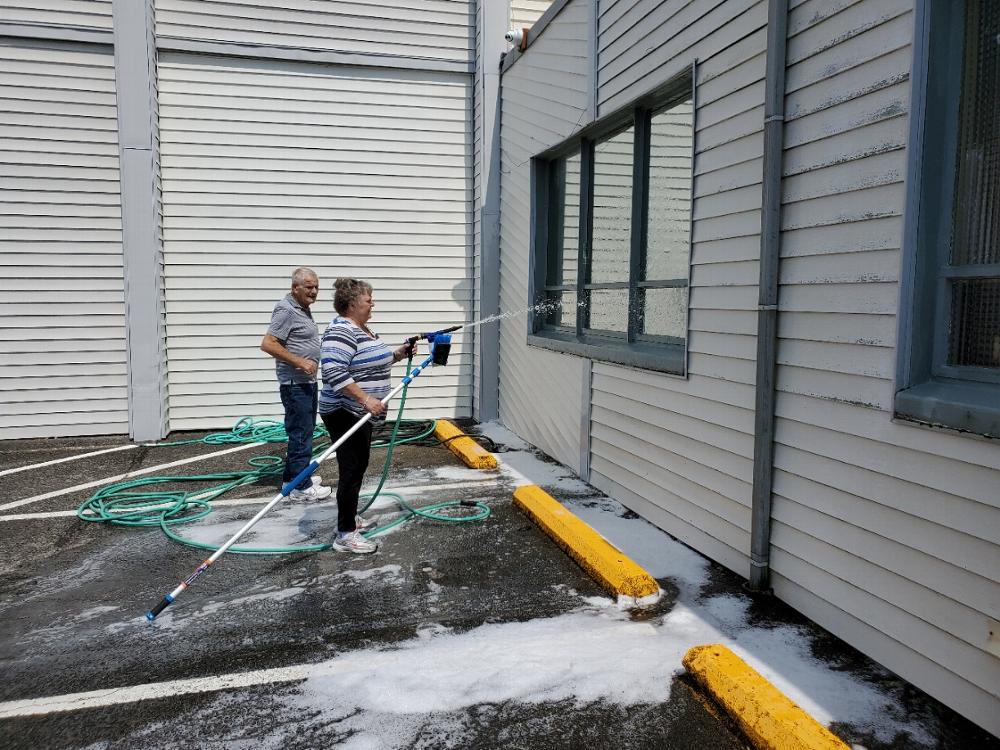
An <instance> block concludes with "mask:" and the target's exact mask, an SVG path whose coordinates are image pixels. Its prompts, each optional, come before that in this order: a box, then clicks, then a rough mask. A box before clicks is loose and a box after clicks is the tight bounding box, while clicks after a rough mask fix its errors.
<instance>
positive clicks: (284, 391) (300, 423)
mask: <svg viewBox="0 0 1000 750" xmlns="http://www.w3.org/2000/svg"><path fill="white" fill-rule="evenodd" d="M318 396H319V391H318V390H317V388H316V384H315V383H291V384H288V385H285V384H283V385H282V386H281V405H282V406H284V407H285V432H286V433H287V434H288V458H287V459H286V461H285V471H284V473H283V474H282V475H281V481H282V482H287V481H288V480H289V479H293V478H294V477H295V476H296V475H297V474H298V473H299V472H300V471H302V470H303V469H304V468H306V466H308V465H309V462H310V461H312V447H313V430H314V429H315V427H316V407H317V399H318ZM310 484H312V479H311V478H310V479H306V480H305V481H303V482H300V483H299V486H298V487H297V488H296V489H304V488H305V487H308V486H309V485H310Z"/></svg>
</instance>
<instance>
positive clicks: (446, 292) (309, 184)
mask: <svg viewBox="0 0 1000 750" xmlns="http://www.w3.org/2000/svg"><path fill="white" fill-rule="evenodd" d="M159 80H160V132H161V138H162V146H161V148H162V153H163V156H162V178H163V204H164V258H165V263H166V305H167V337H168V338H167V351H168V359H169V371H170V381H169V382H170V388H169V408H170V425H171V428H172V429H178V428H196V427H214V426H220V425H222V424H231V423H232V422H233V421H235V419H237V418H239V417H240V416H244V415H250V414H253V415H258V416H275V415H277V414H280V413H281V407H280V404H278V403H277V397H276V393H277V391H276V388H275V382H274V363H273V360H272V359H271V358H270V357H267V356H264V355H262V354H261V353H260V352H259V351H258V345H259V343H260V339H261V336H263V333H264V331H265V329H266V328H267V322H268V320H269V318H270V311H271V307H272V306H273V305H274V303H275V302H276V301H277V300H278V299H279V298H280V297H281V296H282V295H283V294H285V293H286V292H287V290H288V288H289V286H290V277H291V272H292V270H293V269H294V268H295V267H296V266H298V265H306V266H309V267H312V268H314V269H315V270H316V272H317V273H318V274H319V277H320V280H321V286H322V291H321V297H320V300H319V301H318V302H317V303H316V304H315V305H314V306H313V314H314V317H315V318H316V321H317V323H318V324H319V325H320V326H321V327H325V325H326V324H327V323H328V322H329V320H330V318H331V317H332V316H333V314H334V311H333V300H332V297H333V295H332V291H331V287H332V282H333V280H334V278H336V277H337V276H343V275H347V276H358V277H361V278H365V279H367V280H368V281H370V282H371V283H372V285H373V286H374V287H375V294H374V295H373V296H374V298H375V300H376V308H375V313H374V316H373V319H372V325H373V327H374V329H375V330H376V331H378V332H379V333H380V335H382V336H383V337H385V338H386V339H387V340H388V341H389V342H398V341H402V339H404V338H405V337H406V336H407V335H410V334H412V333H415V332H419V331H422V330H433V329H434V328H441V327H445V326H447V325H451V324H454V323H456V322H457V323H462V322H466V321H467V320H469V318H470V315H471V308H472V280H471V268H470V250H471V233H472V227H471V212H470V205H471V190H470V188H471V180H470V176H471V174H470V172H471V166H472V165H471V158H472V144H471V133H470V131H469V111H468V103H469V101H470V98H471V91H470V88H471V80H470V77H469V76H468V75H467V74H462V73H440V72H429V71H412V70H410V71H408V70H402V69H392V68H362V67H356V66H328V65H309V64H305V63H298V62H295V63H287V62H286V63H276V62H274V61H272V60H238V59H235V58H205V57H203V56H197V57H196V56H192V55H185V54H165V53H161V55H160V66H159ZM399 367H403V364H401V365H399ZM471 370H472V362H471V354H470V351H469V348H468V347H467V346H466V345H465V342H464V341H462V340H461V339H459V340H458V341H457V342H456V346H455V349H454V350H453V356H452V359H451V363H450V365H449V367H448V368H445V369H441V370H439V371H435V372H434V373H433V375H431V376H429V377H428V378H427V380H426V381H421V383H420V384H419V387H415V388H414V389H413V391H412V394H411V396H410V398H409V399H408V401H407V404H408V407H409V411H408V412H407V413H408V414H409V415H410V416H417V415H423V416H444V415H458V416H468V415H469V414H470V408H471V395H472V394H471V375H472V373H471ZM220 373H224V377H220ZM400 374H401V373H400Z"/></svg>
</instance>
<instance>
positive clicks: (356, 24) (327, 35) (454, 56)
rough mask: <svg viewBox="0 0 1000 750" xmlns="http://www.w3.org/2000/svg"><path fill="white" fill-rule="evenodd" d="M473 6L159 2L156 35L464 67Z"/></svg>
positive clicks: (469, 1) (433, 1)
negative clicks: (418, 59) (413, 59)
mask: <svg viewBox="0 0 1000 750" xmlns="http://www.w3.org/2000/svg"><path fill="white" fill-rule="evenodd" d="M473 2H474V0H392V1H391V2H382V1H380V0H326V1H325V2H316V1H315V0H286V1H285V2H281V3H275V4H273V5H272V4H270V3H266V2H260V1H259V0H218V2H210V1H209V0H157V2H156V34H157V36H158V37H162V38H166V37H181V38H187V39H200V40H203V41H211V42H234V43H238V44H250V45H264V46H269V47H287V48H295V49H313V50H326V51H347V52H363V53H370V54H375V55H383V56H401V57H422V58H434V59H439V60H440V59H445V60H454V61H461V62H467V61H469V60H471V59H472V56H473V33H474V32H473V24H474V18H473V13H474V5H473Z"/></svg>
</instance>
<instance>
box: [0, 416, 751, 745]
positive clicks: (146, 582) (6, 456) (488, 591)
mask: <svg viewBox="0 0 1000 750" xmlns="http://www.w3.org/2000/svg"><path fill="white" fill-rule="evenodd" d="M172 437H190V435H182V436H172ZM126 445H128V443H127V441H125V440H124V439H118V438H88V439H64V440H25V441H16V442H14V441H10V442H7V443H2V444H0V471H9V470H11V469H15V468H18V467H28V466H34V465H37V464H40V463H43V462H47V461H52V460H58V459H61V458H66V457H70V456H78V455H81V454H84V453H89V452H94V451H99V450H107V449H112V448H122V447H124V446H126ZM223 450H227V447H225V446H222V447H219V446H207V445H204V444H193V445H185V446H174V447H157V448H142V447H139V448H128V449H122V450H118V451H114V452H108V453H103V454H101V455H96V456H92V457H89V458H82V459H77V460H73V461H69V462H64V463H59V464H54V465H51V466H41V467H37V468H30V469H27V470H24V471H18V472H15V473H8V474H7V475H6V476H3V477H0V478H2V479H3V482H4V485H3V486H4V491H3V494H2V496H0V569H2V571H3V577H2V579H0V672H2V674H3V676H4V679H3V680H0V747H4V748H41V747H44V748H52V749H55V748H134V747H143V748H160V747H163V748H166V747H170V748H202V747H227V748H229V747H281V748H317V747H330V746H343V747H418V748H437V747H442V748H444V747H462V748H498V747H504V748H520V747H523V748H528V747H530V748H581V747H609V748H610V747H614V748H663V747H671V748H692V749H693V748H712V749H713V750H716V749H722V750H725V749H726V748H744V747H746V745H745V743H744V741H743V739H742V738H741V737H740V736H739V735H738V734H736V733H735V732H734V730H733V727H732V725H731V723H730V722H729V721H728V719H726V718H725V717H722V716H720V715H719V713H718V712H717V711H716V709H715V708H713V706H712V705H711V704H710V703H709V702H708V701H706V700H705V699H704V698H703V697H701V696H700V695H699V693H698V691H697V690H695V689H693V688H692V687H691V686H690V684H689V683H688V682H687V681H686V680H685V679H684V678H683V677H675V678H673V684H672V685H671V686H670V690H669V699H666V700H662V699H660V698H659V697H657V698H656V699H651V700H650V701H649V702H641V701H640V702H634V701H633V702H628V703H626V704H622V703H621V702H614V701H608V700H604V699H597V700H589V701H588V700H580V699H574V698H567V697H566V696H554V697H553V699H552V700H545V697H544V695H543V696H541V697H540V698H537V699H534V700H531V701H522V700H515V699H509V698H504V695H505V692H504V689H503V686H504V685H505V684H506V683H507V682H509V681H513V680H523V679H525V678H526V677H530V675H526V674H520V673H519V671H520V670H522V669H524V670H530V669H531V666H530V665H519V664H518V663H517V660H516V653H515V654H505V658H504V660H503V661H502V664H500V665H499V666H497V667H496V668H493V669H491V668H490V665H489V664H488V663H485V662H487V661H488V659H482V660H480V659H479V658H477V657H476V655H475V652H473V655H472V656H471V657H470V658H469V660H468V663H467V667H459V668H455V667H454V666H453V665H452V663H451V662H450V661H448V664H449V666H448V667H447V668H448V669H456V671H455V674H454V679H453V680H451V682H449V678H448V676H447V675H444V676H442V675H441V674H435V680H438V681H439V682H437V683H436V684H438V685H439V686H440V687H439V688H438V689H437V692H438V693H439V695H440V702H439V703H438V704H435V701H434V697H433V696H430V697H429V698H428V697H427V696H423V697H422V698H421V700H422V701H423V702H422V703H420V704H419V705H413V706H409V707H405V708H402V709H401V708H400V706H401V705H404V704H406V702H407V701H408V700H412V699H413V696H414V695H415V694H416V693H418V692H419V690H417V689H416V688H415V687H412V686H416V687H419V685H420V680H421V675H420V674H419V672H420V671H421V670H427V671H434V670H435V662H434V661H430V662H422V661H419V662H414V664H413V667H412V668H411V669H409V670H408V671H398V670H400V669H401V667H400V664H401V662H400V659H401V658H402V657H404V656H406V655H407V654H410V653H411V652H412V645H413V644H414V643H420V642H422V641H427V640H429V639H434V638H437V637H438V636H439V635H440V634H442V633H445V634H448V635H450V636H455V635H458V634H463V633H472V632H480V630H481V629H483V628H488V627H491V626H495V627H497V628H500V627H503V626H505V625H508V624H513V623H530V622H536V621H537V622H547V621H550V620H552V619H553V618H558V617H560V616H565V615H567V614H568V613H573V612H577V611H581V610H587V609H588V608H590V609H593V608H594V607H595V605H594V602H595V601H596V600H599V599H600V598H601V597H604V592H602V591H601V590H600V589H599V588H598V586H597V585H596V584H595V583H594V582H593V581H592V580H591V579H590V578H588V577H587V576H586V575H585V574H584V573H583V571H582V570H581V569H580V568H578V567H577V566H576V565H575V564H574V563H573V562H572V561H571V560H570V559H569V558H568V557H567V556H566V555H565V554H564V553H563V552H562V551H561V550H560V549H559V548H557V547H556V546H555V545H554V544H553V543H552V542H551V541H550V540H549V539H548V538H547V537H545V536H544V535H543V534H542V533H541V532H540V531H539V530H538V529H537V528H536V527H535V526H534V525H533V524H532V523H531V522H530V521H529V520H528V519H527V518H525V517H524V516H523V515H522V514H521V513H520V511H518V510H517V509H516V508H515V507H514V506H513V504H512V502H511V493H512V490H513V485H512V483H511V479H510V477H509V476H506V475H504V474H503V473H501V472H477V471H474V470H471V469H466V468H465V467H463V466H461V465H460V464H458V462H457V459H456V458H455V457H454V456H453V455H452V454H451V453H450V452H449V451H447V450H446V449H444V448H442V447H440V446H437V447H428V446H402V447H400V448H398V449H397V450H396V452H395V457H394V463H393V466H392V468H391V471H390V474H389V477H388V481H387V489H392V490H398V489H402V490H403V491H404V494H405V496H406V497H407V499H408V501H409V502H411V503H413V504H414V505H422V504H423V505H426V504H429V503H432V502H438V501H441V500H444V499H456V500H462V499H464V500H469V501H477V502H480V503H483V504H485V505H486V506H488V507H489V508H490V510H491V515H490V517H489V518H488V519H487V520H485V521H480V522H474V523H457V524H448V523H442V522H435V521H429V520H426V519H421V520H415V521H411V522H408V523H406V524H404V525H402V526H400V527H399V528H397V529H394V530H393V531H392V532H391V533H389V534H386V535H385V536H384V537H383V540H382V546H381V549H380V551H379V552H378V553H377V554H375V555H370V556H356V555H350V554H348V553H340V552H334V551H325V552H316V553H308V554H303V553H297V554H283V555H273V556H252V555H233V554H231V555H226V556H224V557H223V558H222V559H221V560H220V561H219V562H218V563H217V564H216V565H214V566H213V567H211V568H210V569H209V570H208V571H206V572H205V574H204V575H202V576H201V577H200V578H199V579H198V580H197V581H196V582H195V583H194V584H193V585H192V586H191V587H190V588H189V589H188V590H187V591H185V592H184V593H183V595H182V596H181V597H179V598H178V599H177V601H176V602H175V603H174V604H173V605H172V606H171V607H169V608H168V609H167V610H166V611H165V612H164V613H163V614H161V615H160V617H159V618H157V619H156V621H155V622H152V623H150V622H147V620H146V619H145V617H144V614H145V612H146V611H147V610H148V609H149V608H150V607H151V606H152V605H154V604H155V603H156V602H158V601H159V600H160V599H161V598H162V596H163V595H164V594H165V593H167V592H168V591H170V590H171V589H173V588H174V586H175V585H177V583H178V582H179V581H181V580H183V579H184V578H185V577H186V576H188V575H189V574H190V573H191V572H192V571H193V570H194V568H195V567H196V566H197V565H198V563H199V562H200V561H201V560H202V559H203V558H204V556H205V555H206V553H205V552H202V551H200V550H197V549H193V548H191V547H187V546H184V545H182V544H179V543H177V542H175V541H171V540H170V539H168V538H167V537H166V536H165V535H164V534H163V533H162V531H161V530H160V529H159V528H134V527H124V526H117V525H108V524H97V523H86V522H83V521H81V520H79V519H77V518H76V517H75V515H73V513H72V511H73V510H74V509H75V508H76V507H77V506H78V505H79V504H80V503H81V502H83V501H84V500H86V498H87V497H89V495H90V494H91V493H92V492H93V491H94V489H95V488H93V487H81V485H88V484H93V483H97V484H98V485H100V484H101V483H102V480H109V479H111V478H114V477H118V476H119V475H121V474H124V473H126V472H137V471H142V470H143V469H146V468H149V467H156V466H162V465H164V464H170V463H173V462H176V461H179V460H184V459H187V458H191V457H196V456H209V454H215V455H212V456H211V457H209V458H206V459H204V460H200V461H197V462H194V463H190V464H184V465H181V466H175V467H169V468H163V469H161V470H158V471H156V472H155V473H156V474H162V473H170V474H176V473H209V472H223V471H235V470H242V469H245V468H246V460H247V458H249V457H250V456H253V455H261V454H264V453H273V454H279V455H280V453H281V449H280V447H278V446H274V445H271V446H264V447H258V448H253V449H248V450H241V451H236V452H229V453H220V452H221V451H223ZM383 456H384V452H378V451H377V452H375V453H374V455H373V461H372V464H373V465H372V468H371V469H370V470H369V478H370V479H376V478H377V476H378V473H379V470H380V468H381V464H380V461H381V459H382V458H383ZM331 463H332V462H331ZM322 474H323V475H324V476H325V477H326V481H328V482H330V483H335V481H336V471H335V469H334V468H333V467H327V466H324V467H323V471H322ZM65 490H70V491H68V492H66V491H65ZM276 490H277V481H276V480H274V479H266V480H262V481H261V482H259V483H257V484H255V485H249V486H245V487H240V488H237V489H236V490H234V491H232V492H231V493H229V494H227V495H226V496H225V500H226V503H225V504H223V503H220V504H219V505H218V506H217V508H216V510H215V512H214V513H213V514H212V516H211V517H209V518H207V519H203V520H202V521H199V522H197V523H196V524H191V527H190V529H185V528H184V527H176V528H177V530H178V532H179V533H181V534H185V535H190V536H191V537H192V538H196V537H197V538H204V539H213V538H215V539H217V540H218V541H221V539H222V538H224V535H223V534H224V532H225V530H226V529H231V528H234V527H235V526H238V525H239V523H240V522H242V521H244V520H245V519H247V518H249V517H251V516H252V514H253V513H255V512H256V511H257V510H259V508H260V507H261V506H262V504H263V502H265V501H266V500H267V499H270V497H272V496H273V495H274V494H275V492H276ZM384 502H385V503H386V505H385V506H383V504H382V503H383V501H380V503H379V507H378V508H377V509H375V511H374V512H373V515H374V516H376V517H379V518H380V519H381V520H382V521H383V523H386V522H389V521H390V520H392V519H393V518H394V517H396V515H395V514H396V509H395V507H394V506H392V505H391V504H389V502H388V500H384ZM464 512H468V509H463V508H457V509H455V510H454V513H456V514H458V515H461V514H462V513H464ZM335 524H336V506H335V503H334V502H333V499H332V498H331V499H330V500H328V501H320V502H316V503H308V504H298V505H296V504H292V503H282V504H281V505H280V506H279V507H278V508H276V509H275V510H274V511H273V517H272V516H269V517H268V518H266V519H265V521H263V522H262V523H261V526H260V527H259V531H257V533H256V534H254V535H252V538H250V539H249V540H248V541H247V544H250V545H255V544H261V545H267V544H268V543H270V540H271V539H279V538H280V539H282V540H284V541H285V542H287V541H288V539H289V538H291V537H298V538H297V539H296V540H295V541H296V542H298V541H301V542H310V543H317V542H325V541H329V539H330V537H331V535H332V533H333V531H334V528H335ZM213 529H214V530H213ZM213 534H214V537H213ZM665 587H666V588H667V589H668V595H667V597H666V598H665V599H664V600H663V601H662V602H661V604H660V605H659V609H658V610H656V611H654V612H651V613H650V612H647V613H644V614H642V615H640V616H642V617H656V616H662V615H663V614H664V613H666V612H668V611H669V609H670V606H671V598H670V595H669V589H670V587H669V585H667V584H665ZM620 616H621V617H623V618H625V620H627V619H628V617H629V616H630V615H628V613H625V614H622V615H620ZM489 632H493V631H489ZM497 632H499V631H497ZM447 642H448V641H447V640H446V639H441V640H440V643H441V644H447ZM508 658H509V659H511V661H507V659H508ZM440 661H441V663H442V664H443V663H444V662H445V661H447V659H446V657H440ZM628 668H629V666H628V664H622V669H623V670H625V671H627V670H628ZM441 669H445V667H444V666H442V667H441ZM393 670H397V671H395V672H394V671H393ZM324 675H326V676H328V677H330V679H336V680H340V681H341V682H342V684H343V685H347V686H348V687H347V688H344V689H345V690H347V692H348V693H350V691H352V690H353V691H355V692H357V693H361V692H364V691H369V692H371V691H375V692H377V693H378V694H377V695H369V696H368V697H367V698H366V699H365V700H360V699H359V700H358V701H355V702H354V703H351V702H350V701H348V702H346V703H345V702H344V701H343V700H342V699H337V700H335V699H334V698H332V697H330V695H325V694H324V692H323V690H324V688H323V685H324V684H325V683H323V682H322V680H321V679H318V677H317V676H319V677H322V676H324ZM386 675H397V676H396V677H393V678H388V677H386ZM469 675H481V676H476V677H475V678H474V679H471V681H470V678H469ZM410 680H412V681H413V682H412V683H410V682H409V681H410ZM452 683H454V684H455V685H458V686H460V689H461V690H463V691H465V692H473V693H475V694H477V695H478V694H479V691H481V694H482V696H483V699H482V700H475V699H469V700H464V701H460V700H456V699H455V697H454V696H451V693H450V691H449V689H448V688H449V685H451V684H452ZM406 685H412V686H411V687H410V688H405V689H404V687H405V686H406ZM317 686H319V687H317ZM338 689H339V688H338ZM338 695H339V694H338ZM338 701H339V702H338Z"/></svg>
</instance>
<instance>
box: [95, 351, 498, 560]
mask: <svg viewBox="0 0 1000 750" xmlns="http://www.w3.org/2000/svg"><path fill="white" fill-rule="evenodd" d="M407 374H409V364H408V365H407ZM406 391H407V389H406V388H403V390H402V391H401V394H400V402H399V411H398V412H397V415H396V420H395V421H394V422H392V423H383V424H382V425H380V426H379V428H377V429H376V431H375V433H374V439H373V440H372V448H387V449H388V451H387V453H386V457H385V463H384V465H383V467H382V476H381V478H380V480H379V483H378V487H377V488H376V489H375V491H374V492H366V493H364V494H362V495H361V498H363V499H365V498H366V499H367V502H365V503H364V504H363V505H361V506H359V508H358V512H359V513H363V512H364V511H365V510H367V509H368V508H369V507H371V505H372V503H373V502H375V498H377V497H379V496H380V495H385V496H386V497H392V498H394V499H395V500H396V502H397V503H398V504H399V506H400V508H402V510H403V515H402V516H400V517H399V518H397V519H395V520H393V521H391V522H390V523H388V524H386V525H384V526H379V527H378V528H376V529H374V530H372V531H369V532H366V533H365V536H366V537H369V538H371V537H375V536H378V535H380V534H384V533H386V532H387V531H389V530H390V529H393V528H395V527H396V526H399V525H400V524H402V523H405V522H406V521H409V520H411V519H414V518H427V519H429V520H433V521H441V522H444V523H468V522H470V521H482V520H485V519H486V518H488V517H489V515H490V509H489V507H487V506H486V505H485V504H483V503H481V502H469V501H462V500H444V501H441V502H438V503H434V504H432V505H428V506H424V507H421V508H415V507H413V506H412V505H410V504H409V503H408V502H407V501H406V500H405V499H404V498H403V496H402V495H400V494H398V493H395V492H384V493H383V492H382V486H383V485H384V484H385V480H386V477H387V476H388V474H389V467H390V466H391V465H392V454H393V451H394V450H395V447H396V446H397V445H402V444H404V443H414V444H418V445H420V444H422V445H437V444H438V443H439V442H440V441H438V440H437V439H436V438H432V437H430V436H431V435H432V434H433V432H434V427H435V424H436V423H435V422H433V421H422V420H404V419H403V418H402V417H403V409H404V407H405V405H406ZM390 424H391V425H392V429H391V433H390V434H389V435H388V436H387V435H386V432H389V429H388V428H389V425H390ZM287 441H288V436H287V435H286V434H285V428H284V425H283V424H282V423H280V422H276V421H274V420H269V419H262V420H257V419H254V418H252V417H243V418H241V419H240V420H239V421H237V422H236V424H235V425H234V426H233V428H232V429H231V430H229V432H217V433H212V434H209V435H206V436H205V437H202V438H195V439H191V440H176V441H172V442H166V443H154V444H151V446H150V447H163V446H170V445H191V444H194V443H204V444H206V445H230V444H235V443H256V442H266V443H281V442H287ZM313 441H314V446H313V457H314V458H315V457H316V456H317V455H319V454H320V453H322V452H323V450H325V448H326V445H327V444H328V443H329V435H328V434H327V432H326V430H325V429H324V428H323V427H322V426H321V425H316V428H315V430H314V432H313ZM248 463H249V464H250V466H252V467H253V468H252V469H248V470H245V471H231V472H221V473H216V474H193V475H188V476H161V477H143V478H142V479H131V480H128V481H124V482H116V483H114V484H109V485H107V486H105V487H102V488H100V489H99V490H97V492H95V493H94V494H93V495H91V496H90V497H89V498H87V499H86V500H85V501H84V502H83V503H82V504H81V505H80V507H79V508H77V511H76V515H77V518H79V519H81V520H83V521H89V522H98V523H111V524H115V525H119V526H159V527H160V528H161V529H162V531H163V533H164V534H166V535H167V537H169V538H170V539H172V540H174V541H175V542H180V543H181V544H185V545H187V546H189V547H196V548H198V549H204V550H211V551H215V550H217V549H218V546H215V545H212V544H207V543H205V542H198V541H195V540H193V539H188V538H186V537H183V536H181V535H180V534H178V533H176V532H175V531H173V530H172V528H171V527H173V526H178V525H180V524H186V523H193V522H195V521H198V520H200V519H202V518H204V517H205V516H207V515H208V514H209V513H211V512H212V505H211V501H213V500H216V499H218V498H219V497H221V496H222V495H224V494H225V493H227V492H229V491H230V490H232V489H234V488H236V487H242V486H243V485H247V484H254V483H255V482H259V481H261V480H262V479H266V478H269V477H273V476H278V475H280V474H281V472H282V467H283V465H284V460H283V459H282V458H281V456H274V455H267V456H255V457H254V458H251V459H250V460H249V461H248ZM212 482H214V483H215V484H209V486H208V487H204V484H206V483H212ZM187 483H198V484H200V485H202V488H201V489H196V490H152V489H149V488H150V487H152V486H154V485H163V484H187ZM458 507H461V508H463V509H466V512H465V513H463V514H462V515H454V514H451V513H447V512H441V511H444V509H446V508H458ZM473 509H474V512H471V513H470V512H468V511H469V510H473ZM330 548H331V544H329V543H323V544H302V545H295V546H278V547H240V546H236V545H234V546H232V547H230V548H229V550H228V551H229V552H235V553H242V554H245V555H284V554H292V553H299V552H321V551H323V550H327V549H330Z"/></svg>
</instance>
